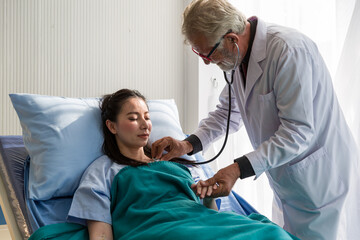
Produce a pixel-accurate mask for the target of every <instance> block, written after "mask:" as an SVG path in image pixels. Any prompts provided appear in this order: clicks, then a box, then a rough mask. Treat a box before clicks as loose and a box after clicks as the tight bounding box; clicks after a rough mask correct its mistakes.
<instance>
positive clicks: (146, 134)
mask: <svg viewBox="0 0 360 240" xmlns="http://www.w3.org/2000/svg"><path fill="white" fill-rule="evenodd" d="M138 137H140V138H143V139H148V138H149V134H148V133H144V134H140V135H138Z"/></svg>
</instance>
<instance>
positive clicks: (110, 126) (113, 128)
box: [105, 119, 117, 134]
mask: <svg viewBox="0 0 360 240" xmlns="http://www.w3.org/2000/svg"><path fill="white" fill-rule="evenodd" d="M105 124H106V126H107V128H108V129H109V131H110V132H111V133H112V134H116V132H117V131H116V126H115V123H114V122H112V121H110V120H109V119H108V120H106V122H105Z"/></svg>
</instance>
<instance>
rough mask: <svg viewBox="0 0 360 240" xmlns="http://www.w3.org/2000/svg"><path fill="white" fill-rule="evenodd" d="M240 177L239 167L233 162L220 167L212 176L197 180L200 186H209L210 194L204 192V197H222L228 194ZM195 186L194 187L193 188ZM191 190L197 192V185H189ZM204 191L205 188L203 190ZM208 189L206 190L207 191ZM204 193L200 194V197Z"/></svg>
mask: <svg viewBox="0 0 360 240" xmlns="http://www.w3.org/2000/svg"><path fill="white" fill-rule="evenodd" d="M239 177H240V168H239V165H238V164H237V163H233V164H231V165H229V166H227V167H226V168H223V169H220V170H219V171H218V172H217V173H216V174H215V175H214V176H213V177H212V178H209V179H208V180H206V181H199V184H200V185H201V187H202V188H206V189H208V188H209V187H211V188H212V189H211V190H210V194H206V197H213V198H216V197H224V196H228V195H229V194H230V192H231V189H232V188H233V186H234V184H235V182H236V180H238V178H239ZM195 187H196V188H195ZM191 188H192V190H193V191H194V192H195V189H196V192H195V193H197V188H198V187H197V186H194V184H193V185H192V186H191ZM202 191H203V190H202ZM204 191H205V190H204ZM208 192H209V190H207V193H208ZM203 196H205V194H201V195H200V197H201V198H202V197H203Z"/></svg>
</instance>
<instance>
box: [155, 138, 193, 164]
mask: <svg viewBox="0 0 360 240" xmlns="http://www.w3.org/2000/svg"><path fill="white" fill-rule="evenodd" d="M164 150H165V151H167V152H168V153H167V154H164V155H162V153H163V151H164ZM192 150H193V147H192V145H191V144H190V143H189V142H188V141H185V140H183V141H179V140H177V139H174V138H172V137H164V138H161V139H159V140H157V141H156V142H154V143H153V144H152V146H151V157H152V158H156V159H160V160H164V161H168V160H170V159H173V158H176V157H180V156H182V155H184V154H187V153H189V152H191V151H192Z"/></svg>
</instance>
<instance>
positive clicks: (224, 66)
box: [190, 35, 243, 71]
mask: <svg viewBox="0 0 360 240" xmlns="http://www.w3.org/2000/svg"><path fill="white" fill-rule="evenodd" d="M190 42H191V44H192V46H193V49H194V50H195V51H197V52H198V53H199V56H200V57H202V56H207V55H208V54H209V53H210V52H211V50H212V49H213V48H214V46H210V45H209V44H208V41H207V39H206V38H205V37H204V36H202V35H199V36H196V37H194V38H192V40H190ZM231 44H233V43H231ZM231 46H232V45H230V46H229V42H228V41H227V39H222V40H221V42H220V45H219V47H217V48H216V49H215V51H214V52H213V53H212V54H211V56H210V59H207V58H204V57H202V59H203V61H204V63H205V64H206V65H208V64H210V63H213V64H216V65H218V67H220V69H221V70H223V71H230V70H232V69H234V65H235V64H236V58H237V57H239V59H238V65H239V64H240V63H241V61H242V59H243V56H242V54H241V52H240V56H238V53H237V51H236V53H233V52H232V51H231ZM209 60H211V61H209ZM236 67H237V66H236Z"/></svg>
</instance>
